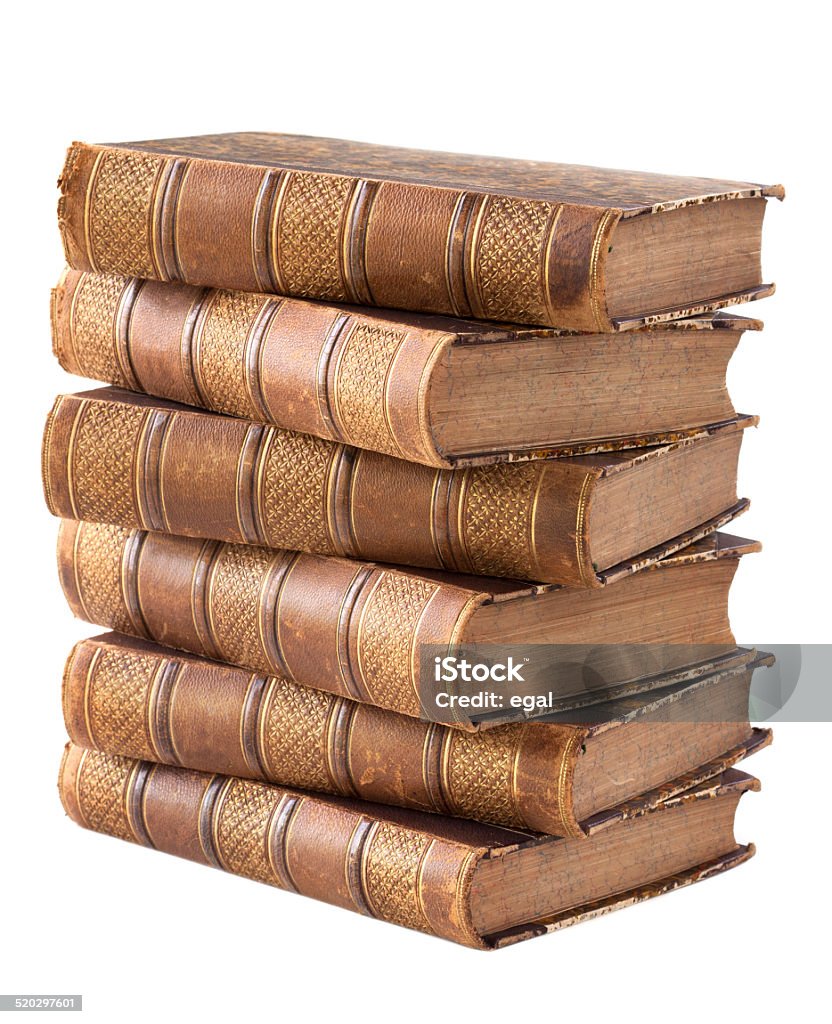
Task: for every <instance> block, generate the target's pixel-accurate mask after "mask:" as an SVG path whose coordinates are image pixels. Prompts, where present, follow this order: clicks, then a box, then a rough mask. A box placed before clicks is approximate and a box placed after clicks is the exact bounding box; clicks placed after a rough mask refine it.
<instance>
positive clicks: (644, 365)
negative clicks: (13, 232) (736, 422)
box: [52, 270, 762, 468]
mask: <svg viewBox="0 0 832 1024" xmlns="http://www.w3.org/2000/svg"><path fill="white" fill-rule="evenodd" d="M52 313H53V315H52V328H53V345H54V349H55V354H56V355H57V357H58V359H59V360H60V363H61V365H62V366H63V367H64V369H66V370H68V371H69V372H70V373H75V374H77V375H79V376H81V377H90V378H92V379H94V380H102V381H106V382H108V383H110V384H116V385H119V386H123V387H126V388H129V389H130V390H132V391H143V392H146V393H147V394H151V395H157V396H158V397H160V398H167V399H171V400H172V401H175V402H184V403H185V404H187V405H196V406H201V407H203V408H206V409H210V410H212V411H214V412H221V413H228V414H230V415H232V416H240V417H242V418H244V419H250V420H254V421H256V422H261V423H270V424H273V425H275V426H278V427H283V428H285V429H287V430H294V431H300V432H301V433H305V434H312V435H314V436H315V437H323V438H326V439H328V440H330V441H340V442H343V443H345V444H349V445H355V446H356V447H358V448H368V449H370V450H372V451H377V452H383V453H384V454H386V455H393V456H396V457H397V458H401V459H407V460H409V461H410V462H419V463H422V464H423V465H427V466H435V467H446V468H450V467H452V466H455V465H456V466H462V465H474V464H483V463H492V462H500V461H508V460H511V459H517V458H529V457H532V456H534V455H539V454H541V453H543V454H548V455H552V454H565V455H575V454H581V453H589V452H592V451H602V450H609V449H615V448H630V447H634V446H639V445H641V446H643V445H645V444H658V443H660V442H664V441H671V440H675V439H677V438H678V436H679V435H682V434H684V435H695V434H697V433H701V428H702V427H703V425H708V424H715V423H721V422H724V421H725V420H729V419H733V418H734V417H735V416H736V413H735V410H734V407H733V406H732V404H731V400H730V398H729V397H728V392H727V390H726V387H725V372H726V368H727V365H728V360H729V359H730V357H731V354H732V352H733V351H734V349H735V348H736V345H737V342H738V341H739V338H740V336H741V335H742V332H743V331H744V330H759V329H760V328H761V327H762V324H761V323H760V321H759V320H746V319H744V318H742V317H737V316H729V315H727V314H724V313H719V314H716V315H712V316H704V317H699V318H689V319H686V320H675V321H672V322H671V323H668V324H659V325H655V326H653V327H647V328H641V329H638V330H632V331H628V332H626V333H618V334H599V333H594V334H576V333H574V332H571V333H569V332H563V331H556V330H554V329H545V328H533V327H517V326H515V327H509V326H498V325H495V324H484V323H475V322H472V321H465V320H452V319H448V318H442V317H427V316H418V315H414V314H406V313H391V312H385V313H382V312H379V313H376V312H374V311H372V310H366V309H364V310H357V309H355V308H353V307H349V306H343V305H341V306H336V305H324V304H323V303H316V302H304V301H303V300H301V299H287V298H281V297H276V296H270V295H263V294H259V295H251V294H246V293H243V292H229V291H219V290H217V289H204V288H197V287H194V286H192V285H185V284H160V283H156V282H153V281H140V280H137V279H136V278H122V277H113V276H108V275H103V274H88V273H81V272H79V271H75V270H70V271H67V272H66V273H65V274H64V276H63V277H62V278H61V282H60V284H59V285H58V287H57V288H56V289H55V291H54V292H53V303H52Z"/></svg>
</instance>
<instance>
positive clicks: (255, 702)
mask: <svg viewBox="0 0 832 1024" xmlns="http://www.w3.org/2000/svg"><path fill="white" fill-rule="evenodd" d="M63 708H64V719H65V722H66V727H67V732H68V734H69V737H70V739H71V740H72V742H73V743H76V744H78V745H79V746H82V747H87V748H91V749H96V750H103V751H105V752H106V753H109V754H118V755H121V756H124V757H133V758H138V759H140V760H149V761H157V762H160V763H163V764H170V765H174V766H178V767H185V768H190V769H194V770H196V771H205V772H222V773H223V774H226V775H235V776H239V777H242V778H250V779H256V780H259V781H265V782H274V783H278V784H281V785H286V786H297V787H298V788H300V789H309V790H317V791H319V792H323V793H334V794H338V795H341V796H348V797H359V798H361V799H363V800H369V801H373V802H375V803H381V804H392V805H397V806H400V807H410V808H414V809H416V810H422V811H435V812H438V813H441V814H450V815H454V816H456V817H463V818H474V819H477V820H479V821H486V822H490V823H492V824H495V825H503V826H506V827H509V828H511V827H516V828H526V829H531V830H533V831H536V832H545V833H548V834H550V835H559V836H582V835H583V832H582V831H581V829H580V827H579V825H578V822H577V821H576V820H575V817H574V813H573V804H572V779H573V776H574V769H575V762H576V760H577V757H578V754H579V752H580V747H581V743H582V741H583V740H584V739H585V736H586V730H585V729H582V728H579V727H570V726H561V725H554V724H548V723H546V724H544V723H538V724H537V725H536V726H535V727H534V728H532V727H530V726H529V724H528V723H523V724H518V725H507V726H503V727H500V728H495V729H490V730H487V731H485V732H479V733H468V732H463V731H462V730H460V729H450V728H447V727H445V726H442V725H439V724H436V723H429V722H423V721H418V720H416V719H413V718H407V717H405V716H403V715H398V714H395V713H394V712H391V711H383V710H382V709H380V708H376V707H371V706H369V705H366V704H358V703H356V702H354V701H351V700H348V699H346V698H344V697H336V696H334V695H332V694H328V693H324V692H321V691H320V690H313V689H310V688H308V687H304V686H300V685H299V684H297V683H295V682H292V681H291V680H288V679H285V678H280V677H268V676H265V675H261V674H257V673H255V674H252V673H250V672H246V671H244V670H242V669H237V668H232V667H230V666H228V665H220V664H217V663H215V662H210V661H204V660H197V659H193V658H186V657H183V656H181V655H177V654H176V653H175V652H172V651H166V650H165V649H164V648H160V647H156V646H155V645H142V646H141V647H137V646H135V645H131V644H130V643H129V642H126V643H125V642H119V641H118V638H113V639H111V640H106V639H101V640H96V639H93V640H84V641H82V642H81V643H79V644H78V645H77V646H76V647H75V649H74V650H73V651H72V653H71V654H70V656H69V659H68V660H67V664H66V670H65V673H64V683H63Z"/></svg>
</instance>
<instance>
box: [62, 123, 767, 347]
mask: <svg viewBox="0 0 832 1024" xmlns="http://www.w3.org/2000/svg"><path fill="white" fill-rule="evenodd" d="M60 188H61V198H60V200H59V206H58V219H59V223H60V228H61V234H62V237H63V242H64V249H65V252H66V257H67V262H68V263H69V264H70V265H71V266H72V267H74V268H75V269H76V270H87V271H97V272H100V273H105V274H120V275H123V276H126V277H141V278H149V279H152V280H157V281H182V282H185V283H186V284H194V285H204V286H209V287H215V288H232V289H239V290H241V291H246V292H274V293H277V294H279V295H290V296H296V297H301V298H303V297H310V298H318V299H331V300H334V301H338V302H350V303H354V304H357V305H363V306H382V307H392V308H397V309H410V310H419V311H424V312H431V313H442V314H446V315H451V316H460V317H472V318H474V319H477V320H483V319H484V320H503V321H509V322H517V323H530V324H541V325H544V326H551V327H562V328H569V329H574V330H579V331H612V330H618V329H620V328H622V327H628V326H633V325H635V324H641V323H645V322H648V321H657V320H661V319H667V318H676V317H679V316H683V315H687V314H691V313H697V312H702V311H705V310H709V309H713V308H716V307H718V306H724V305H727V304H729V303H732V302H742V301H746V300H748V299H753V298H758V297H760V296H762V295H767V294H770V292H771V291H772V288H771V286H769V285H764V284H762V274H761V270H760V239H761V233H762V221H763V213H764V211H765V207H766V197H770V196H776V197H777V198H782V197H783V194H784V193H783V189H782V187H781V186H777V185H775V186H763V185H756V184H751V183H748V182H736V181H716V180H711V179H707V178H685V177H672V176H668V175H660V174H647V173H639V172H634V171H615V170H603V169H600V168H597V167H580V166H570V165H567V164H551V163H541V162H537V161H527V160H505V159H494V158H489V157H476V156H464V155H461V154H452V153H429V152H420V151H418V150H409V149H396V148H392V147H387V146H373V145H366V144H363V143H357V142H345V141H340V140H334V139H314V138H308V137H305V136H297V135H275V134H267V133H257V132H243V133H238V134H229V135H206V136H202V137H200V138H183V139H162V140H158V141H152V142H130V143H122V144H108V145H87V144H84V143H74V144H73V145H72V147H71V148H70V150H69V152H68V154H67V159H66V163H65V166H64V169H63V173H62V175H61V179H60Z"/></svg>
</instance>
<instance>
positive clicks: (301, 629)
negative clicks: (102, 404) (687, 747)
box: [58, 520, 759, 717]
mask: <svg viewBox="0 0 832 1024" xmlns="http://www.w3.org/2000/svg"><path fill="white" fill-rule="evenodd" d="M758 548H759V545H757V544H756V543H755V542H753V541H746V540H742V539H741V538H737V537H730V536H727V535H723V534H716V535H714V536H711V537H709V538H706V539H704V540H702V541H700V542H699V543H698V544H695V545H693V546H692V547H690V548H688V549H686V550H685V551H683V552H681V553H680V554H678V555H676V556H672V557H668V558H666V559H664V560H663V561H661V562H659V563H657V564H656V565H655V566H654V567H653V568H648V569H645V570H644V571H642V572H638V573H634V574H631V575H625V576H624V577H622V578H621V579H620V580H619V581H618V582H617V583H616V584H615V585H614V586H610V587H606V588H602V589H596V590H578V589H574V588H565V587H557V586H544V585H539V586H530V585H524V584H521V583H517V582H511V581H508V580H499V579H484V578H481V577H479V578H478V577H470V576H469V577H465V576H458V575H454V574H451V573H431V572H419V571H418V570H414V569H409V570H406V569H401V568H391V567H388V566H380V565H375V564H373V563H365V562H354V561H349V560H347V559H340V558H330V557H326V556H323V555H306V554H298V553H295V552H286V551H275V550H271V549H267V548H257V547H247V546H244V545H233V544H222V543H220V542H218V541H200V540H196V539H193V538H189V537H175V536H172V535H169V534H163V533H144V532H142V531H139V530H128V529H126V528H124V527H121V526H111V525H107V524H100V523H79V522H77V521H74V520H65V521H64V522H63V523H62V524H61V529H60V534H59V540H58V564H59V573H60V578H61V583H62V585H63V588H64V593H65V594H66V598H67V601H68V602H69V605H70V607H71V608H72V610H73V612H74V613H75V614H76V615H78V616H79V617H80V618H83V619H86V620H87V621H90V622H94V623H96V624H97V625H99V626H106V627H108V628H110V629H115V630H118V631H119V632H121V633H127V634H131V635H133V636H140V637H142V638H144V639H148V640H155V641H157V642H158V643H161V644H165V645H167V646H170V647H178V648H181V649H182V650H186V651H191V652H192V653H194V654H199V655H203V656H205V657H209V658H213V659H216V660H218V661H225V662H229V663H231V664H236V665H240V666H242V667H243V668H248V669H251V670H252V671H253V672H263V673H266V674H270V675H271V674H274V675H279V676H282V677H284V678H286V679H292V680H294V681H295V682H298V683H301V684H303V685H305V686H311V687H313V688H317V689H321V690H326V691H328V692H330V693H334V694H336V695H337V696H339V697H349V698H351V699H353V700H357V701H360V702H362V703H365V704H376V705H378V706H379V707H383V708H387V709H388V710H391V711H398V712H400V713H401V714H405V715H411V716H414V717H419V716H420V715H421V714H423V713H425V711H426V709H425V708H424V707H423V705H422V702H421V700H420V697H421V687H420V664H419V648H420V646H421V645H425V644H438V645H442V646H443V647H444V648H446V649H451V647H452V646H453V645H455V644H460V643H470V644H477V643H482V644H488V643H512V642H513V643H527V644H535V643H538V644H581V645H603V646H604V647H613V648H614V646H615V645H618V644H651V645H655V649H656V658H657V659H659V660H658V663H657V668H656V671H657V673H658V672H661V671H669V670H671V669H674V668H679V667H681V666H684V665H689V664H691V663H692V662H693V661H695V658H694V657H693V655H692V652H691V649H690V648H691V646H694V647H695V646H697V645H701V646H703V647H704V648H705V651H704V653H703V654H702V657H701V658H700V659H699V660H706V659H709V658H711V657H714V656H718V655H719V653H720V648H724V649H723V650H722V653H728V652H730V651H731V650H733V648H734V646H735V645H734V638H733V635H732V634H731V628H730V625H729V622H728V590H729V587H730V585H731V580H732V579H733V576H734V572H735V570H736V567H737V564H738V559H739V557H740V556H741V555H742V554H743V553H745V552H748V551H754V550H757V549H758ZM694 653H695V652H694ZM627 681H628V680H627V679H626V678H620V679H618V680H615V682H617V683H621V684H623V683H625V682H627ZM610 684H611V680H610V678H609V677H608V676H604V675H603V673H600V672H599V673H595V674H590V675H589V676H587V674H586V673H584V672H583V671H581V670H580V668H579V669H577V670H576V671H575V672H574V673H569V672H566V671H564V672H561V673H559V674H558V678H557V680H556V683H553V687H555V686H557V688H558V696H559V697H561V698H568V697H570V696H574V697H575V699H576V700H577V699H579V698H585V697H586V695H587V693H592V690H593V687H601V688H607V687H608V686H609V685H610ZM434 717H435V716H434Z"/></svg>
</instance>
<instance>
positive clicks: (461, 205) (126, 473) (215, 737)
mask: <svg viewBox="0 0 832 1024" xmlns="http://www.w3.org/2000/svg"><path fill="white" fill-rule="evenodd" d="M771 196H775V197H782V189H781V188H779V187H763V186H760V185H753V184H749V183H744V182H733V181H713V180H708V179H701V178H675V177H668V176H662V175H655V174H640V173H632V172H621V171H604V170H599V169H597V168H589V167H574V166H566V165H558V164H544V163H533V162H526V161H514V160H504V159H490V158H478V157H468V156H459V155H452V154H442V153H424V152H418V151H411V150H401V149H392V148H387V147H382V146H370V145H365V144H357V143H346V142H340V141H333V140H325V139H313V138H308V137H299V136H281V135H268V134H239V135H218V136H205V137H200V138H189V139H169V140H163V141H159V142H148V143H130V144H124V145H106V146H98V145H95V146H92V145H83V144H75V145H73V146H72V147H71V149H70V151H69V154H68V158H67V162H66V166H65V169H64V172H63V176H62V178H61V198H60V203H59V222H60V228H61V233H62V237H63V242H64V247H65V252H66V257H67V261H68V263H69V267H70V269H68V270H67V271H66V272H65V273H64V275H63V277H62V279H61V281H60V282H59V284H58V286H57V288H56V289H55V291H54V293H53V302H52V326H53V339H54V349H55V353H56V356H57V358H58V359H59V361H60V363H61V364H62V366H63V367H64V368H65V369H67V370H68V371H70V372H72V373H74V374H78V375H81V376H84V377H88V378H91V379H93V380H96V381H101V382H105V383H106V384H107V385H108V386H107V387H104V388H101V389H99V390H94V391H88V392H84V393H81V394H73V395H62V396H60V397H59V398H58V399H57V400H56V402H55V405H54V408H53V410H52V412H51V414H50V416H49V418H48V422H47V426H46V431H45V435H44V443H43V476H44V489H45V495H46V501H47V504H48V506H49V508H50V510H51V511H52V513H53V514H54V515H56V516H58V517H60V518H61V519H62V523H61V526H60V540H59V549H58V560H59V573H60V579H61V582H62V585H63V588H64V591H65V594H66V597H67V600H68V602H69V604H70V606H71V608H72V610H73V611H74V612H75V614H76V615H78V616H79V617H81V618H83V619H85V620H87V621H89V622H92V623H95V624H96V625H98V626H102V627H106V628H107V629H109V630H112V632H108V633H105V634H103V635H101V636H97V637H94V638H92V639H86V640H82V641H81V642H80V643H79V644H78V645H77V646H76V647H75V649H74V650H73V651H72V653H71V654H70V656H69V659H68V662H67V667H66V672H65V676H64V686H63V709H64V716H65V720H66V725H67V729H68V732H69V736H70V740H71V742H70V744H69V745H68V746H67V749H66V752H65V755H64V759H63V763H62V767H61V776H60V792H61V796H62V800H63V804H64V807H65V810H66V812H67V814H68V815H69V816H70V817H71V818H72V819H74V820H75V821H76V822H78V823H79V824H81V825H83V826H85V827H87V828H89V829H92V830H94V831H98V832H104V833H107V834H109V835H113V836H117V837H119V838H121V839H126V840H128V841H132V842H137V843H141V844H143V845H145V846H149V847H152V848H155V849H157V850H162V851H166V852H168V853H173V854H178V855H180V856H184V857H188V858H191V859H192V860H195V861H198V862H200V863H203V864H210V865H213V866H215V867H219V868H222V869H224V870H226V871H230V872H233V873H236V874H239V875H243V876H245V877H248V878H251V879H256V880H258V881H261V882H265V883H267V884H270V885H273V886H277V887H279V888H283V889H286V890H289V891H290V892H294V893H300V894H303V895H307V896H312V897H315V898H317V899H321V900H325V901H327V902H330V903H333V904H335V905H337V906H339V907H343V908H348V909H351V910H355V911H358V912H359V913H362V914H366V915H370V916H372V917H376V918H378V919H380V920H385V921H389V922H393V923H396V924H400V925H405V926H407V927H410V928H414V929H417V930H420V931H423V932H428V933H432V934H434V935H437V936H441V937H444V938H447V939H451V940H454V941H457V942H460V943H464V944H466V945H469V946H474V947H477V948H494V947H498V946H503V945H506V944H509V943H512V942H515V941H517V940H519V939H523V938H527V937H530V936H533V935H538V934H542V933H543V932H547V931H551V930H553V929H556V928H559V927H561V926H563V925H565V924H569V923H572V922H575V921H578V920H582V919H585V918H587V917H589V916H593V915H596V914H600V913H604V912H606V911H608V910H610V909H614V908H616V907H622V906H626V905H629V904H632V903H634V902H636V901H639V900H642V899H644V898H647V897H650V896H654V895H657V894H659V893H662V892H666V891H668V890H671V889H675V888H677V887H680V886H683V885H686V884H688V883H690V882H693V881H698V880H699V879H702V878H705V877H707V876H710V875H713V874H716V873H718V872H721V871H723V870H725V869H727V868H730V867H733V866H735V865H737V864H739V863H741V862H742V861H744V860H746V859H747V858H748V857H749V856H750V855H751V854H752V852H753V848H752V847H750V846H741V845H737V843H736V842H735V840H734V837H733V830H732V822H733V816H734V811H735V809H736V806H737V803H738V801H739V798H740V796H741V795H742V794H743V793H744V792H745V791H747V790H750V789H755V788H757V781H756V780H755V779H753V778H752V777H751V776H748V775H746V774H744V773H743V772H741V771H739V770H737V769H736V768H735V767H734V765H736V763H737V762H738V761H740V760H741V759H742V758H743V757H745V756H746V755H747V754H749V753H752V752H753V751H755V750H757V749H759V748H760V747H761V746H763V745H765V744H766V743H767V742H768V741H769V739H770V735H769V733H768V732H767V731H765V730H760V729H755V728H753V727H752V726H751V724H750V723H749V719H748V693H749V685H750V681H751V677H752V673H753V672H754V670H755V668H756V667H757V666H758V665H759V664H761V663H763V662H765V661H766V656H765V655H763V654H760V653H759V652H756V651H752V650H745V649H742V648H739V647H737V646H736V643H735V640H734V637H733V636H732V633H731V629H730V625H729V622H728V615H727V601H728V589H729V586H730V584H731V580H732V577H733V575H734V573H735V570H736V568H737V565H738V563H739V560H740V558H741V557H742V556H744V555H745V554H746V553H748V552H751V551H754V550H757V548H758V545H757V544H756V543H755V542H752V541H747V540H743V539H741V538H739V537H735V536H731V535H729V534H726V533H723V532H719V531H720V530H721V529H722V527H724V526H725V525H726V524H728V523H729V522H730V521H731V520H732V519H734V518H735V517H736V516H737V515H739V514H740V513H741V512H743V511H744V510H745V508H746V507H747V506H748V502H747V500H745V499H743V498H740V497H738V495H737V485H736V482H737V460H738V456H739V451H740V446H741V442H742V438H743V433H744V431H745V429H746V428H748V427H749V426H751V425H753V424H754V423H755V422H756V421H755V419H754V417H751V416H746V415H739V414H737V412H736V411H735V409H734V408H733V406H732V404H731V400H730V398H729V396H728V393H727V391H726V388H725V371H726V366H727V363H728V360H729V358H730V356H731V353H732V352H733V350H734V348H735V347H736V345H737V343H738V341H739V339H740V337H741V335H742V333H743V332H744V331H746V330H758V329H760V327H761V324H760V323H759V322H758V321H756V320H748V319H744V318H742V317H739V316H735V315H733V314H729V313H725V312H720V311H718V310H720V309H722V308H723V307H727V306H730V305H732V304H736V303H739V302H743V301H748V300H751V299H757V298H760V297H762V296H765V295H768V294H769V293H770V292H771V291H772V290H773V289H772V287H771V286H770V285H766V284H764V283H763V282H762V280H761V272H760V237H761V229H762V220H763V212H764V210H765V207H766V199H767V197H771ZM520 650H522V651H524V652H526V653H525V656H523V657H520V656H515V655H516V652H517V651H520ZM495 651H496V652H497V654H496V655H495V653H494V652H495ZM506 652H508V657H507V658H506V657H503V655H505V654H506ZM462 655H464V657H462ZM478 659H479V660H478ZM495 659H496V660H495ZM536 659H542V660H541V664H543V665H544V666H545V669H544V670H543V671H538V672H537V675H536V681H535V682H534V685H533V686H532V685H530V683H529V676H530V674H531V675H534V672H533V669H534V663H535V661H536ZM518 665H519V666H520V668H518ZM466 667H467V668H468V669H469V670H470V671H469V673H468V676H466V673H465V671H464V669H465V668H466ZM521 669H522V670H521ZM483 679H487V680H488V683H487V685H484V684H483V682H482V680H483ZM206 884H210V883H208V882H206Z"/></svg>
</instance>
